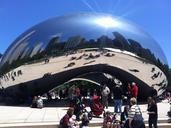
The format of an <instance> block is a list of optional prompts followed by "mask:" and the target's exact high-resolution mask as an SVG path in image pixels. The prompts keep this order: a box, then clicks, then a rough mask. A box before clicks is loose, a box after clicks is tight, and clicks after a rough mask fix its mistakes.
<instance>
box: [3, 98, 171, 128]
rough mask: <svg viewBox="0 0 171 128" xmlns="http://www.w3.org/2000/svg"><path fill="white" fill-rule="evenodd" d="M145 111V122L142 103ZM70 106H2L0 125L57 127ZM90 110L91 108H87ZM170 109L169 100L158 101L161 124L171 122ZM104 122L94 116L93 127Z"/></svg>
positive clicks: (145, 106) (110, 108) (145, 107)
mask: <svg viewBox="0 0 171 128" xmlns="http://www.w3.org/2000/svg"><path fill="white" fill-rule="evenodd" d="M140 108H141V110H142V111H143V117H144V119H145V122H146V121H147V119H148V115H147V113H146V109H147V105H146V104H145V105H144V104H143V105H140ZM67 109H68V107H45V108H43V109H37V108H30V107H25V106H0V127H1V128H5V127H10V128H12V127H13V128H14V127H15V128H19V127H24V128H26V127H27V128H31V127H32V128H33V127H36V128H55V127H57V125H58V124H59V121H60V119H61V118H62V117H63V116H64V114H65V113H66V111H67ZM87 109H88V110H89V108H87ZM108 110H109V111H111V112H113V110H114V107H112V106H110V107H109V109H108ZM169 110H170V104H169V103H168V102H167V101H163V102H161V103H158V114H159V119H158V120H159V121H158V122H159V125H160V123H161V124H163V125H164V124H166V125H169V126H170V127H171V125H170V124H169V123H168V122H170V119H169V117H168V116H167V112H168V111H169ZM102 122H103V118H102V116H101V118H96V117H94V118H93V119H92V120H91V121H90V124H91V126H92V127H97V125H98V127H100V126H99V124H101V123H102Z"/></svg>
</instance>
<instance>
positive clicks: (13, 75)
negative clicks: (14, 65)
mask: <svg viewBox="0 0 171 128" xmlns="http://www.w3.org/2000/svg"><path fill="white" fill-rule="evenodd" d="M21 75H23V72H22V70H18V71H11V72H8V73H7V74H4V75H3V76H1V77H0V81H2V80H3V81H5V82H7V81H9V80H10V79H11V80H12V81H15V79H16V78H17V77H19V76H21Z"/></svg>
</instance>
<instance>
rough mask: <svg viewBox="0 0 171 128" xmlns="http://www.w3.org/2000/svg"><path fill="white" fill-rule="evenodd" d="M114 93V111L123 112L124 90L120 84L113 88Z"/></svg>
mask: <svg viewBox="0 0 171 128" xmlns="http://www.w3.org/2000/svg"><path fill="white" fill-rule="evenodd" d="M113 95H114V112H116V113H121V112H122V95H123V91H122V88H121V87H120V85H116V86H115V88H114V90H113Z"/></svg>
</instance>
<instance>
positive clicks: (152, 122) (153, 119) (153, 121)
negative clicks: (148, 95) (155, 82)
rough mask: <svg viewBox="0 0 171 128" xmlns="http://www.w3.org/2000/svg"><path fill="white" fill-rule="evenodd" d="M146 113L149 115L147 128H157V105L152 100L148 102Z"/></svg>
mask: <svg viewBox="0 0 171 128" xmlns="http://www.w3.org/2000/svg"><path fill="white" fill-rule="evenodd" d="M147 111H148V114H149V118H148V124H149V128H152V126H154V128H157V118H158V110H157V104H156V102H155V100H154V99H152V100H150V102H149V104H148V109H147Z"/></svg>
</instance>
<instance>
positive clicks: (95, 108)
mask: <svg viewBox="0 0 171 128" xmlns="http://www.w3.org/2000/svg"><path fill="white" fill-rule="evenodd" d="M90 109H91V111H90V114H91V115H92V116H93V115H94V116H97V117H99V116H100V115H101V114H103V112H104V106H103V105H102V104H101V103H100V97H99V96H96V95H94V96H93V98H92V100H91V102H90Z"/></svg>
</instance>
